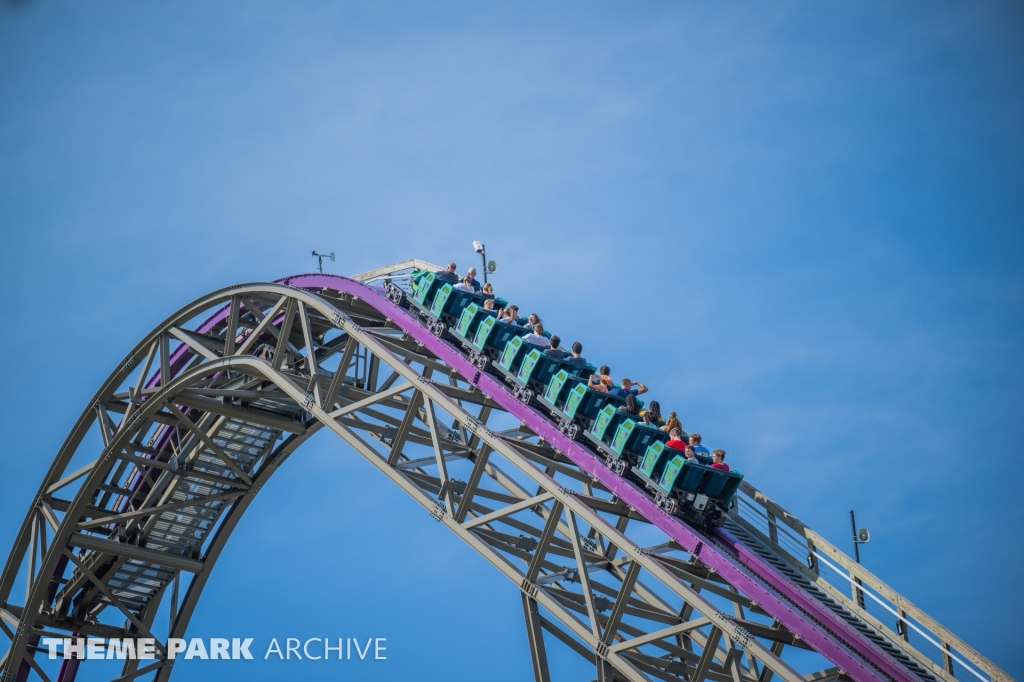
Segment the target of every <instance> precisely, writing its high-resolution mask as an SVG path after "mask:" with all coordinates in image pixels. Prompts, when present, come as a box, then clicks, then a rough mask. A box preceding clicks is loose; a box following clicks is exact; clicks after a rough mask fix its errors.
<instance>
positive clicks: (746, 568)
mask: <svg viewBox="0 0 1024 682" xmlns="http://www.w3.org/2000/svg"><path fill="white" fill-rule="evenodd" d="M276 283H277V284H286V285H289V286H293V287H296V288H300V289H330V290H333V291H338V292H344V293H347V294H350V295H352V296H356V297H358V298H359V299H360V300H362V301H364V302H366V303H368V304H370V305H371V306H373V307H374V308H375V309H377V310H378V311H379V312H381V313H384V314H385V315H386V316H387V317H389V318H390V319H391V320H392V321H393V322H394V323H395V324H396V325H397V326H398V327H399V328H400V329H402V330H403V331H404V332H406V333H408V334H409V335H410V336H412V337H413V338H415V339H416V340H417V341H418V342H420V343H422V344H423V346H424V347H426V348H428V349H429V350H430V351H431V352H432V353H433V354H434V355H436V356H437V357H438V358H440V359H442V360H444V361H445V362H446V363H447V364H448V365H450V366H451V367H453V368H454V369H455V370H456V371H457V372H458V373H459V374H461V375H462V376H463V377H464V378H465V379H466V380H467V381H471V382H475V383H476V384H477V386H478V387H479V388H480V390H481V391H482V392H483V393H485V394H486V395H488V396H489V397H491V398H492V399H493V400H494V401H495V402H497V403H498V404H500V405H501V406H502V408H504V409H505V410H506V411H507V412H508V413H509V414H511V415H513V416H514V417H516V418H517V419H519V420H520V421H521V422H523V423H525V424H526V425H527V426H529V427H530V428H531V429H532V430H533V431H534V432H535V433H536V434H537V435H539V436H541V437H542V438H544V440H546V441H547V442H548V443H550V444H552V445H553V446H555V447H556V448H558V449H559V450H561V451H562V452H563V453H564V454H565V455H566V456H567V457H568V458H569V459H571V460H572V461H573V462H575V463H576V464H577V465H578V466H579V467H580V468H582V469H583V470H584V471H586V472H587V473H588V474H590V475H591V476H592V477H593V478H595V479H597V480H599V481H600V482H601V483H602V485H604V486H605V487H607V488H608V489H609V490H610V491H611V492H612V493H613V494H615V495H616V496H617V497H618V498H619V499H621V500H622V501H623V502H625V503H626V504H628V505H630V506H631V507H633V508H634V509H636V510H637V511H638V512H639V513H641V514H643V516H644V517H645V518H647V520H648V521H650V522H651V523H653V524H654V525H655V526H657V527H658V528H660V529H661V530H662V531H663V532H665V533H666V534H667V535H668V536H669V537H671V538H672V539H673V540H675V541H676V542H677V543H679V545H680V546H681V547H683V548H684V549H685V550H687V551H688V552H690V553H691V554H693V555H695V556H697V557H699V558H700V560H701V562H702V563H704V564H705V565H706V566H708V567H709V568H711V569H714V570H715V572H717V573H718V574H719V575H721V576H722V577H723V578H724V579H725V580H726V581H728V582H729V584H731V585H733V586H734V587H736V588H737V589H739V590H740V591H741V592H743V593H744V594H746V595H747V596H748V597H749V598H750V599H751V600H753V601H754V602H756V603H757V604H758V606H760V608H762V609H764V611H765V612H767V613H768V614H769V615H770V616H771V617H772V618H775V619H777V620H778V621H779V622H780V623H782V624H783V625H785V626H786V628H788V629H789V631H790V632H792V633H793V634H795V635H798V636H799V637H800V638H801V639H802V640H803V641H804V642H806V643H807V644H808V645H809V646H811V647H812V648H813V649H814V650H816V651H817V652H818V653H820V654H821V655H822V656H824V657H825V658H826V659H828V660H829V661H830V662H831V663H832V664H833V665H835V666H836V667H838V668H840V669H841V670H842V671H844V672H845V673H846V674H847V675H848V676H849V677H850V678H852V679H853V680H855V682H887V680H888V679H891V680H895V682H920V679H919V678H918V677H917V676H916V675H914V674H913V673H911V672H910V671H909V670H907V669H906V668H904V667H903V666H902V665H900V664H899V663H898V662H896V661H895V660H893V659H892V657H890V656H889V655H888V654H887V653H885V652H884V651H882V650H881V649H879V648H878V647H877V646H876V645H875V644H874V643H873V642H871V641H869V640H868V639H867V638H865V637H864V636H863V635H862V634H861V633H859V632H858V631H856V630H855V629H854V628H853V627H851V626H850V625H849V624H848V623H846V622H845V621H843V620H841V619H840V618H839V617H838V616H836V615H835V614H834V613H833V612H832V611H830V610H829V609H828V608H827V607H825V605H824V604H822V603H821V602H819V601H818V600H817V599H815V598H814V597H812V596H811V595H808V594H807V593H806V592H804V591H803V590H802V589H801V588H800V587H799V586H797V585H796V584H795V583H793V582H792V581H791V580H789V579H788V578H787V577H786V576H784V575H782V574H781V573H779V572H778V571H777V570H775V569H774V568H773V567H772V566H770V565H769V564H767V563H766V562H765V561H764V560H763V559H761V557H759V556H757V555H756V554H755V553H754V552H752V551H750V550H749V549H748V548H747V547H746V546H745V545H743V543H741V542H740V541H739V540H737V539H736V538H735V537H733V536H732V535H730V534H729V533H727V532H725V531H723V530H721V529H719V530H718V531H717V532H716V539H715V540H714V541H710V540H709V538H707V537H705V536H703V535H701V534H700V533H698V532H697V531H696V530H694V529H693V528H692V527H690V526H689V525H688V524H686V523H684V522H682V521H681V520H680V519H678V518H676V517H674V516H669V515H668V514H666V513H665V512H663V511H662V510H660V509H658V508H657V507H656V506H655V505H654V502H653V500H651V499H650V497H648V495H647V494H646V493H645V492H643V491H641V490H640V489H639V488H637V487H636V486H635V485H633V484H632V483H630V482H629V481H627V480H625V479H623V478H620V477H619V476H616V475H615V474H614V473H612V472H611V470H609V469H608V468H607V467H606V466H605V465H604V462H602V461H601V460H600V459H598V458H597V457H596V456H595V455H594V454H593V453H591V452H590V451H589V450H587V449H586V448H584V447H583V446H582V445H580V444H579V443H577V442H575V441H572V440H570V439H569V438H567V437H566V436H565V435H563V434H562V433H561V432H559V431H558V429H557V428H556V427H555V426H554V425H553V424H552V423H551V421H550V420H549V419H548V417H547V416H546V415H544V414H542V413H541V412H539V411H537V410H536V409H534V408H532V407H529V406H527V405H524V404H522V403H521V402H519V401H518V400H517V399H516V398H515V397H514V396H513V395H512V393H511V392H510V391H509V389H508V387H507V386H506V385H505V384H504V383H503V382H501V381H500V380H499V379H497V378H495V377H493V376H491V375H489V374H484V373H481V372H479V371H478V370H477V369H476V367H474V366H473V364H472V363H471V362H470V361H469V360H468V359H467V358H466V356H464V355H463V354H462V352H461V351H460V350H458V349H457V348H455V347H454V346H452V345H451V344H450V343H448V342H446V341H443V340H441V339H438V338H437V337H436V336H434V335H433V334H431V333H430V332H429V331H427V329H426V328H424V327H423V326H422V325H421V324H420V323H419V321H418V320H417V319H416V318H415V317H413V315H411V314H410V313H409V312H408V311H406V310H404V309H403V308H400V307H399V306H396V305H395V304H394V303H392V302H391V301H389V300H388V299H387V298H386V297H385V296H384V295H383V294H382V293H381V292H380V291H378V290H376V289H374V288H372V287H370V286H368V285H366V284H363V283H361V282H357V281H355V280H351V279H348V278H346V277H340V276H337V275H321V274H318V273H314V274H306V275H293V276H291V277H285V278H283V279H280V280H277V282H276ZM228 308H229V306H227V305H226V306H224V307H223V308H221V309H220V310H218V311H217V312H216V313H214V314H213V315H212V316H211V317H210V318H208V319H207V320H206V321H205V322H203V323H202V324H201V325H200V326H199V328H198V329H197V331H200V332H210V331H212V330H213V329H214V328H215V327H217V326H218V325H219V324H221V323H223V322H224V321H225V320H226V319H227V317H228V313H229V310H228ZM190 355H191V351H190V350H189V349H188V348H187V347H185V346H184V345H182V346H181V347H180V348H178V349H176V351H175V352H174V353H173V354H172V357H171V358H170V360H171V363H170V365H171V371H172V374H175V373H177V371H178V370H180V369H181V367H183V366H184V365H185V363H186V362H187V360H188V358H189V356H190ZM159 382H160V377H159V371H157V373H156V375H155V376H154V377H153V378H152V379H151V380H150V381H149V382H148V383H147V386H150V387H151V386H155V385H157V384H158V383H159ZM794 605H796V606H797V607H799V608H795V607H794ZM844 642H845V644H844ZM854 651H856V652H857V653H854ZM77 672H78V670H77V666H69V667H68V669H67V670H65V666H62V667H61V671H60V674H59V675H58V682H72V681H73V680H74V678H75V677H76V673H77Z"/></svg>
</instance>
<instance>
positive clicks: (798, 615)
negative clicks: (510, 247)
mask: <svg viewBox="0 0 1024 682" xmlns="http://www.w3.org/2000/svg"><path fill="white" fill-rule="evenodd" d="M426 266H429V264H424V263H421V262H419V261H410V262H406V263H401V264H397V265H395V266H390V267H388V268H382V269H380V270H378V271H374V272H372V273H367V274H366V275H364V276H362V277H358V278H353V279H345V278H340V277H333V276H325V275H302V276H297V277H293V278H289V279H287V280H284V281H283V282H282V283H275V284H267V283H258V284H245V285H236V286H232V287H228V288H226V289H223V290H220V291H217V292H214V293H212V294H210V295H208V296H205V297H203V298H201V299H199V300H197V301H195V302H193V303H191V304H189V305H188V306H186V307H184V308H182V309H181V310H179V311H178V312H177V313H175V314H174V315H172V316H171V317H170V318H168V320H167V321H166V322H164V323H163V324H162V325H160V326H159V327H158V328H157V329H156V330H154V331H153V332H152V333H151V334H149V335H148V336H147V337H146V338H145V339H143V340H142V341H141V342H140V343H139V344H138V346H136V348H135V349H134V350H133V351H132V352H131V353H129V354H128V356H127V357H126V358H125V360H124V361H123V362H122V363H121V365H120V366H119V367H118V368H117V370H115V371H114V373H113V374H112V375H111V376H110V378H109V379H108V380H107V381H106V382H105V383H104V385H103V386H102V387H101V388H100V390H99V391H98V392H97V394H96V396H95V397H94V398H93V400H92V401H91V403H90V406H89V408H88V409H87V410H86V411H85V412H84V413H83V415H82V416H81V418H80V419H79V420H78V422H77V424H76V425H75V427H74V428H73V429H72V431H71V433H70V435H69V436H68V438H67V440H66V441H65V443H64V445H63V447H62V448H61V450H60V452H59V453H58V454H57V456H56V458H55V459H54V462H53V465H52V466H51V467H50V470H49V472H48V473H47V475H46V477H45V479H44V481H43V484H42V486H41V487H40V490H39V493H38V494H37V495H36V497H35V499H34V500H33V502H32V505H31V509H30V511H29V513H28V515H27V517H26V519H25V521H24V523H23V524H22V527H21V530H20V532H19V533H18V536H17V539H16V542H15V545H14V548H13V550H12V553H11V556H10V558H9V559H8V562H7V565H6V566H5V568H4V572H3V574H2V576H0V630H2V631H3V632H4V633H5V634H6V635H7V636H8V637H9V638H10V640H11V645H10V647H9V649H8V651H7V652H6V654H4V657H3V661H2V671H3V679H4V680H19V682H20V681H22V680H26V679H28V678H29V677H30V676H32V675H35V676H38V677H39V678H41V679H43V680H47V681H49V680H53V679H56V680H59V681H61V682H69V681H70V680H72V679H74V677H75V674H76V672H77V670H78V665H79V662H78V661H73V660H72V661H57V662H52V661H48V660H47V659H46V657H45V656H36V655H35V654H36V653H37V652H39V651H40V649H39V640H40V638H41V637H47V636H50V637H66V636H69V635H68V633H78V634H80V635H94V636H97V637H104V638H139V637H154V638H155V639H156V640H157V650H158V654H157V659H156V660H154V661H152V662H143V664H142V665H141V666H140V665H139V662H138V661H131V660H128V661H125V664H124V667H123V669H122V670H121V673H120V676H119V677H117V678H116V679H118V680H128V679H134V678H138V677H141V676H143V675H149V676H151V677H152V678H153V679H156V680H167V679H168V678H169V676H170V674H171V671H172V669H173V661H170V660H166V658H165V656H164V652H165V645H164V643H165V642H166V641H167V638H168V637H182V636H183V635H184V633H185V630H186V628H187V626H188V623H189V620H190V618H191V616H192V613H193V612H194V609H195V607H196V604H197V602H198V600H199V598H200V596H201V594H202V592H203V588H204V586H205V584H206V580H207V578H208V577H209V575H210V572H211V571H212V569H213V566H214V564H215V563H216V561H217V558H218V556H219V555H220V552H221V550H222V548H223V547H224V544H225V543H226V542H227V540H228V538H229V537H230V535H231V531H232V530H233V529H234V527H235V524H236V523H237V522H238V520H239V518H240V517H241V516H242V514H244V513H245V511H246V509H247V508H248V506H249V504H250V503H251V502H252V500H253V498H254V496H255V495H256V493H257V492H258V491H259V490H260V488H262V486H263V485H264V484H265V483H266V481H267V480H268V479H269V477H270V476H272V475H273V473H274V472H275V471H276V470H277V468H278V467H279V466H280V465H281V464H282V463H283V462H284V461H285V460H286V459H287V458H288V456H289V455H290V454H291V453H292V452H294V451H295V450H296V449H297V448H298V447H299V446H301V445H302V444H303V443H304V442H305V441H306V439H308V438H309V437H310V436H312V435H313V434H314V433H316V432H317V431H319V430H320V429H322V428H327V429H330V430H331V431H333V432H334V433H335V434H336V435H337V436H338V437H340V438H341V439H342V440H343V441H344V442H346V443H347V444H348V445H350V446H351V447H352V448H353V449H354V450H355V451H356V452H358V453H359V454H361V455H362V456H364V457H365V458H366V459H367V460H369V461H370V462H372V463H373V464H374V465H375V466H376V467H377V468H378V469H379V470H380V472H381V473H382V474H383V475H385V476H387V477H388V478H389V479H391V480H392V481H393V482H394V483H395V484H396V485H398V486H399V487H400V488H402V489H403V490H404V491H405V492H406V493H408V494H409V495H410V496H411V497H412V498H413V499H415V500H416V501H418V502H419V503H420V504H421V505H422V506H423V507H424V508H425V509H426V510H428V511H429V513H430V514H432V515H433V516H434V518H436V519H437V520H438V521H439V522H441V523H443V524H445V525H446V526H447V527H448V528H449V529H450V530H451V531H452V532H453V533H455V534H456V535H458V536H459V537H460V538H462V540H464V541H465V542H466V543H468V544H469V545H470V546H472V547H473V548H474V549H475V550H476V551H477V552H479V553H480V554H481V555H482V556H484V557H485V558H486V559H487V560H488V561H490V562H491V563H492V564H493V565H494V566H495V567H496V568H497V569H498V570H499V571H501V572H502V573H503V574H504V575H506V576H507V577H508V578H509V579H510V580H511V581H513V582H514V583H515V584H516V585H517V586H518V588H519V591H520V595H521V601H522V608H523V614H524V619H525V622H526V627H527V632H528V635H529V637H528V638H529V642H530V649H531V655H532V661H533V669H534V676H535V678H536V680H538V681H539V682H540V681H546V680H548V679H549V673H548V666H547V655H546V650H547V647H549V646H551V645H552V644H553V643H554V642H560V643H561V644H564V645H566V646H568V647H569V648H570V649H572V650H573V651H576V652H577V653H578V654H579V655H580V656H582V657H584V658H585V659H586V660H588V661H590V662H591V664H592V665H593V667H594V671H595V672H594V675H595V677H596V678H597V679H598V680H632V681H635V682H640V681H646V680H687V681H688V682H704V680H715V681H717V682H769V681H770V680H771V679H772V678H773V677H775V676H777V677H779V678H781V679H783V680H785V681H786V682H827V681H828V680H833V679H834V680H839V679H844V680H845V679H851V680H856V681H857V682H867V681H868V680H884V681H893V680H895V681H897V682H922V681H924V682H936V681H937V680H939V679H943V680H946V682H951V681H952V680H953V679H954V678H953V667H952V663H951V661H952V659H949V664H948V665H946V664H945V663H946V662H947V661H946V659H945V658H944V659H942V660H941V661H940V662H939V663H936V662H934V661H932V660H931V659H929V658H928V656H925V655H924V654H921V653H920V652H919V651H918V650H917V648H915V647H913V646H911V643H910V640H909V638H908V637H905V636H904V634H903V632H902V631H901V632H899V633H897V635H893V633H892V632H890V631H888V630H887V629H886V627H885V626H884V625H883V623H881V621H878V619H877V618H876V619H875V621H877V622H872V621H871V618H872V616H871V615H870V614H869V613H868V612H867V611H864V609H863V608H862V607H860V606H859V602H858V601H857V600H853V599H851V598H850V597H849V596H847V592H848V590H847V592H844V591H843V590H837V589H835V588H834V587H833V586H831V585H830V584H829V583H827V581H824V580H823V579H822V578H821V576H820V574H819V573H818V571H817V568H816V567H815V566H814V561H813V560H812V561H811V562H810V567H808V565H805V564H804V563H803V561H804V557H802V556H799V554H800V552H802V551H807V552H808V556H813V555H815V553H817V552H820V551H826V552H828V553H829V556H830V557H831V559H832V561H835V562H837V563H839V564H841V565H842V566H843V567H844V568H846V569H847V570H848V571H849V575H850V576H852V577H851V578H850V579H851V580H855V581H858V583H856V584H857V585H859V587H855V588H854V589H855V590H856V589H861V590H864V589H868V588H873V589H874V591H875V592H877V593H879V594H883V595H885V594H886V593H884V591H881V588H880V587H879V585H881V586H882V587H884V585H882V584H881V583H880V581H877V579H876V578H874V577H873V576H870V574H866V573H863V572H861V573H854V572H853V571H854V569H853V568H852V567H850V566H847V564H846V563H844V561H843V559H844V558H845V557H843V556H842V555H841V553H839V552H838V550H834V548H832V547H831V545H827V543H826V542H825V541H824V539H822V538H819V537H818V536H814V535H813V534H809V533H810V531H809V530H808V529H806V528H805V527H803V526H802V524H801V525H800V526H799V527H797V526H796V525H794V524H799V522H796V521H795V519H791V518H790V517H788V515H786V513H785V512H784V510H782V509H781V507H778V505H775V504H774V503H773V502H771V501H770V500H767V499H766V498H764V497H763V496H760V494H759V493H757V491H755V490H753V489H752V488H751V487H749V486H747V487H746V488H745V491H746V495H745V497H744V503H745V504H747V505H748V506H751V507H757V509H756V510H755V511H757V512H758V513H760V514H761V515H762V517H763V518H764V519H767V521H768V525H767V526H766V527H764V528H759V527H758V524H757V518H758V517H757V514H754V515H750V514H749V513H747V514H744V513H742V512H743V510H742V509H736V510H734V512H733V514H732V518H731V520H730V522H729V525H728V528H729V529H730V532H722V533H719V534H718V535H716V536H715V537H706V536H703V535H700V534H699V533H698V532H697V531H695V530H693V529H692V528H690V527H688V526H686V525H685V524H683V523H682V522H680V521H679V520H678V519H674V518H672V517H668V516H667V515H665V514H664V513H662V512H661V511H659V510H658V509H657V508H655V507H654V506H653V504H651V503H650V501H649V500H648V499H647V498H646V497H645V496H644V495H643V494H642V493H641V492H640V491H639V490H637V489H636V488H634V487H633V486H631V485H630V484H628V483H626V482H625V481H623V480H622V479H619V478H617V477H615V476H614V475H613V474H612V473H611V472H610V471H608V470H607V469H606V468H604V467H603V465H602V463H601V462H600V460H598V459H597V458H596V457H595V456H594V455H593V454H592V453H590V452H588V451H587V450H586V449H585V448H584V447H583V446H582V445H580V444H579V443H574V442H570V441H568V440H567V439H566V438H565V437H564V436H562V435H561V434H560V433H559V432H558V431H557V429H556V428H554V426H553V425H551V424H550V423H548V422H547V420H546V419H544V418H543V416H542V415H540V414H539V413H538V412H536V411H535V410H534V409H533V408H530V407H528V406H526V405H523V404H521V403H519V402H517V401H516V400H515V399H514V398H513V397H512V395H511V393H510V391H508V390H507V389H506V387H504V386H503V385H502V384H501V382H500V381H499V380H498V379H496V378H494V377H491V376H488V375H483V376H481V375H480V373H479V372H478V371H477V370H475V369H474V368H473V367H472V365H471V364H470V363H469V362H468V360H466V359H465V358H464V357H463V356H462V355H461V354H460V352H459V349H457V348H455V347H454V346H452V345H450V344H449V343H447V342H443V341H441V340H439V339H436V338H434V337H432V336H431V335H430V334H429V333H428V332H427V331H426V330H425V329H424V328H423V327H422V325H420V324H419V322H418V321H417V320H416V319H415V317H414V316H413V315H411V314H410V313H409V312H407V311H404V310H402V309H400V308H398V307H396V306H394V305H393V304H392V303H390V302H389V301H387V300H386V299H385V298H384V297H383V296H382V295H381V293H380V291H379V290H378V289H375V288H374V287H372V286H371V284H372V283H373V282H376V281H379V280H380V279H382V278H388V279H389V281H394V282H396V283H401V282H402V281H403V275H405V274H407V272H408V269H409V268H411V267H426ZM431 267H432V266H431ZM359 279H361V280H363V283H361V282H359V281H357V280H359ZM97 433H98V436H99V438H100V439H101V440H102V448H101V449H100V451H99V452H96V451H95V449H94V448H92V445H91V444H92V443H93V439H91V438H89V437H87V436H88V435H89V434H97ZM90 449H92V451H91V452H90ZM758 505H760V506H758ZM741 507H742V505H741ZM780 519H781V522H782V523H783V524H788V525H786V527H785V528H784V529H783V530H786V529H790V530H791V529H796V534H797V535H798V536H799V537H800V538H802V539H803V540H804V541H805V545H803V546H802V548H801V549H800V550H799V551H797V552H795V553H794V552H793V551H792V550H787V549H786V548H785V547H784V544H783V543H780V540H779V536H778V533H779V528H780ZM787 532H788V531H787ZM823 548H824V549H823ZM833 550H834V553H833ZM872 581H874V582H872ZM876 583H877V584H876ZM18 585H24V591H23V592H21V591H18V592H16V587H17V586H18ZM885 589H888V588H885ZM854 594H855V593H854ZM164 600H166V601H167V602H168V603H169V605H170V623H169V625H168V626H167V627H166V628H160V627H157V626H156V625H155V624H154V618H155V614H156V611H157V608H158V607H159V605H160V604H161V602H162V601H164ZM18 601H20V602H21V603H20V604H19V603H17V602H18ZM890 601H892V599H891V598H890ZM908 605H909V602H904V603H902V604H901V605H900V607H899V608H900V613H902V614H903V616H904V617H905V619H907V622H911V620H913V622H914V623H916V624H921V623H924V621H923V620H922V618H921V616H920V615H918V613H917V612H916V611H908V610H907V606H908ZM910 608H911V609H913V607H910ZM858 609H859V610H860V611H863V613H858ZM908 614H909V615H908ZM922 615H923V614H922ZM925 626H927V627H928V628H929V630H928V632H929V633H932V634H934V636H935V637H939V638H940V639H941V643H942V644H943V645H944V646H945V647H946V651H947V652H948V654H949V656H954V657H957V660H961V658H959V657H960V656H962V657H965V658H967V660H968V661H969V662H970V663H971V664H973V665H974V666H975V667H976V668H977V669H978V670H979V671H980V672H981V673H982V674H981V675H979V677H982V679H983V680H984V681H985V682H987V681H988V680H1009V678H1008V676H1006V675H1005V673H1002V671H1000V670H999V669H998V668H996V667H995V666H993V665H992V664H991V663H989V662H988V661H987V660H985V659H984V658H983V657H981V656H980V654H977V652H975V651H974V650H973V649H970V648H969V647H967V645H965V644H964V643H963V642H961V641H960V640H958V639H956V638H955V637H953V636H952V635H951V634H950V633H948V632H946V631H945V630H942V629H941V627H939V626H938V625H937V624H934V623H933V622H929V623H925ZM904 629H905V628H904ZM161 633H165V634H164V636H158V635H159V634H161ZM935 633H938V634H935ZM951 646H952V648H951ZM791 652H803V653H802V655H801V654H798V655H797V656H796V658H795V659H791V657H790V653H791ZM944 655H945V654H944ZM794 661H795V662H794ZM87 665H88V664H87ZM809 666H810V668H808V667H809ZM972 672H974V671H973V670H972ZM976 674H977V673H976Z"/></svg>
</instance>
